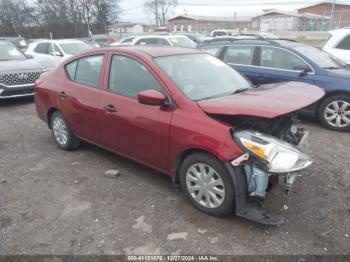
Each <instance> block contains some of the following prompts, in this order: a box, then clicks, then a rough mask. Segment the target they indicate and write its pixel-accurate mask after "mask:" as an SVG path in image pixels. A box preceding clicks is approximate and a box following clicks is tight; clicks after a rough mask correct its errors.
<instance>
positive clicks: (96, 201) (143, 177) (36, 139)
mask: <svg viewBox="0 0 350 262" xmlns="http://www.w3.org/2000/svg"><path fill="white" fill-rule="evenodd" d="M0 123H1V124H0V254H3V255H4V254H208V253H210V254H213V255H214V254H348V255H349V254H350V237H349V235H350V190H349V188H350V170H349V165H350V154H349V147H350V135H349V133H338V132H332V131H328V130H325V129H323V128H322V127H320V126H319V124H318V123H317V122H316V121H314V120H312V119H303V125H305V126H306V127H307V129H308V130H309V131H310V137H309V143H308V144H307V147H306V151H307V152H308V153H309V154H311V156H312V157H313V158H314V160H315V163H314V164H313V165H312V167H310V168H309V169H308V170H306V171H305V172H303V173H302V176H301V177H298V179H297V181H296V184H295V185H294V187H293V192H292V193H291V194H290V195H289V197H286V196H285V195H284V194H283V193H282V190H281V189H280V188H278V187H276V188H274V189H273V190H272V191H271V192H270V193H269V195H268V197H267V199H266V206H267V207H268V208H269V209H271V210H273V211H274V212H275V213H277V214H278V215H280V216H282V217H283V219H284V220H285V222H284V224H282V225H280V226H278V227H276V226H264V225H259V224H256V223H253V222H250V221H247V220H244V219H241V218H238V217H235V216H231V217H227V218H214V217H210V216H207V215H204V214H202V213H200V212H199V211H197V210H196V209H195V208H193V207H192V206H191V205H190V204H189V203H188V202H187V201H186V200H185V198H184V196H183V194H182V193H181V192H180V191H179V190H177V189H175V188H174V187H173V186H172V184H171V181H170V179H169V178H168V177H166V176H163V175H161V174H159V173H157V172H155V171H153V170H151V169H149V168H146V167H144V166H142V165H139V164H136V163H134V162H132V161H129V160H127V159H125V158H122V157H120V156H117V155H114V154H112V153H109V152H107V151H105V150H102V149H99V148H97V147H94V146H92V145H88V144H85V145H83V146H82V147H81V148H80V149H79V150H77V151H75V152H64V151H61V150H59V149H58V148H57V147H56V145H55V144H54V143H53V140H52V138H51V134H50V132H49V130H48V129H47V127H46V125H45V123H43V122H41V121H40V120H39V119H38V118H37V117H36V113H35V110H34V105H33V102H32V100H30V99H29V100H28V99H26V100H23V99H21V100H12V101H0ZM108 170H118V171H119V174H118V175H117V176H114V175H106V174H105V172H106V171H108Z"/></svg>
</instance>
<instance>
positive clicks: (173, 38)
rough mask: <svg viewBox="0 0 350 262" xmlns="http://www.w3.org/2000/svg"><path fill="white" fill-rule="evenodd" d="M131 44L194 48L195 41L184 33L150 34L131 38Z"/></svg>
mask: <svg viewBox="0 0 350 262" xmlns="http://www.w3.org/2000/svg"><path fill="white" fill-rule="evenodd" d="M132 44H133V45H163V46H176V47H187V48H196V46H197V45H196V43H195V42H193V41H192V40H191V39H189V38H188V37H186V36H184V35H150V36H140V37H137V38H135V39H134V40H133V42H132Z"/></svg>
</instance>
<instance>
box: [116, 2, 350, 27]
mask: <svg viewBox="0 0 350 262" xmlns="http://www.w3.org/2000/svg"><path fill="white" fill-rule="evenodd" d="M120 1H121V2H120V6H121V7H122V9H123V10H124V12H123V13H122V14H121V16H120V18H121V20H122V21H128V22H129V21H130V22H139V23H147V24H149V23H151V22H152V18H151V17H150V16H149V15H148V14H146V13H145V11H144V9H143V7H142V6H143V2H144V1H143V0H120ZM178 2H179V5H178V6H177V8H176V9H175V10H174V11H173V14H172V15H173V16H175V15H180V14H184V13H185V12H186V13H187V14H188V15H203V16H223V17H230V16H234V14H235V12H236V13H237V16H255V15H259V14H261V13H262V10H263V9H268V8H274V9H279V10H283V11H293V10H296V9H298V8H300V7H304V6H307V5H312V4H317V3H320V2H322V0H178ZM337 2H339V3H349V4H350V1H346V0H337Z"/></svg>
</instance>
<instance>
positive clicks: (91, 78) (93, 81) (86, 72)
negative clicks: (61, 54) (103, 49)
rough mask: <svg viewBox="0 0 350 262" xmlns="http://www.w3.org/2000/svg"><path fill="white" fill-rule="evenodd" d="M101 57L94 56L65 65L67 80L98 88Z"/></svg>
mask: <svg viewBox="0 0 350 262" xmlns="http://www.w3.org/2000/svg"><path fill="white" fill-rule="evenodd" d="M102 63H103V55H94V56H88V57H84V58H80V59H78V60H75V61H73V62H71V63H69V64H68V65H66V72H67V75H68V78H69V79H70V80H72V81H75V82H78V83H80V84H83V85H86V86H91V87H95V88H98V87H99V82H100V74H101V68H102Z"/></svg>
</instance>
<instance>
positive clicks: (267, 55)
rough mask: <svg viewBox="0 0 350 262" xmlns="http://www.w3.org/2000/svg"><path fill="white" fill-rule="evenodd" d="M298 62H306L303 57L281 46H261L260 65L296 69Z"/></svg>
mask: <svg viewBox="0 0 350 262" xmlns="http://www.w3.org/2000/svg"><path fill="white" fill-rule="evenodd" d="M298 64H305V63H304V62H303V61H302V60H301V59H299V58H298V57H296V56H295V55H293V54H292V53H289V52H287V51H285V50H283V49H280V48H273V47H261V58H260V65H261V66H263V67H269V68H275V69H283V70H294V67H295V66H296V65H298Z"/></svg>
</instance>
